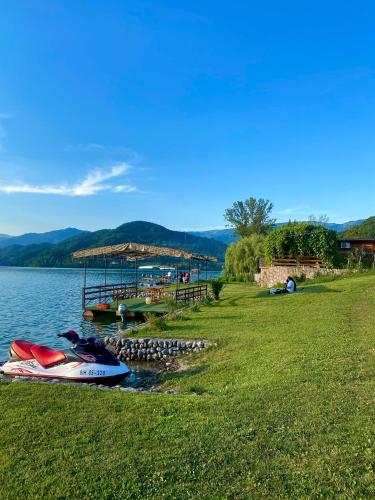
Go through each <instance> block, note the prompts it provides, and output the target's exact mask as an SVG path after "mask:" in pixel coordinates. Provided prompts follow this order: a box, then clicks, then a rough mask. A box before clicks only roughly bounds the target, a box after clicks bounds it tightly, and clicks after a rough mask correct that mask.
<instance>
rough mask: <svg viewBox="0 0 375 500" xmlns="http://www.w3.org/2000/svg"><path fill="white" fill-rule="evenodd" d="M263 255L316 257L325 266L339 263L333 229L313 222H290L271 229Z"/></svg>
mask: <svg viewBox="0 0 375 500" xmlns="http://www.w3.org/2000/svg"><path fill="white" fill-rule="evenodd" d="M264 246H265V256H266V259H267V261H268V262H270V261H272V259H273V258H277V257H279V258H294V259H296V260H297V262H298V261H299V260H300V259H301V258H302V257H307V256H308V257H316V258H318V259H320V260H321V261H322V262H323V264H324V265H325V266H326V267H329V268H332V267H335V266H338V265H339V264H340V261H341V259H340V255H339V252H338V239H337V234H336V233H335V231H331V230H330V229H327V228H325V227H323V226H317V225H315V224H307V223H304V222H301V223H290V224H286V225H285V226H281V227H279V228H277V229H275V230H274V231H271V232H270V233H269V234H268V235H267V236H266V238H265V242H264Z"/></svg>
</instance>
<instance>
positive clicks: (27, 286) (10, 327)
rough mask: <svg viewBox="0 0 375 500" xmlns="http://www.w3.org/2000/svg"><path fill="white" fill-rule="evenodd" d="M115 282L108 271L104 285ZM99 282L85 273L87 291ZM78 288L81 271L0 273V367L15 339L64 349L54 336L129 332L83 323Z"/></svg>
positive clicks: (97, 275)
mask: <svg viewBox="0 0 375 500" xmlns="http://www.w3.org/2000/svg"><path fill="white" fill-rule="evenodd" d="M152 272H153V271H152ZM138 273H139V274H140V270H139V271H138ZM147 274H150V271H149V270H147ZM124 275H125V276H126V278H125V280H126V281H129V282H130V281H133V280H134V271H132V270H128V271H126V273H124ZM219 275H220V273H219V272H209V273H208V277H209V278H213V277H217V276H219ZM119 278H120V276H119V271H118V270H114V271H113V270H111V271H109V272H108V275H107V282H108V283H111V282H112V283H116V282H119V281H120V279H119ZM193 279H194V277H193ZM103 282H104V271H103V270H98V269H93V270H91V269H90V270H89V271H88V281H87V285H88V286H89V285H95V284H100V283H103ZM82 285H83V272H82V270H81V269H49V268H30V267H28V268H24V267H22V268H21V267H0V307H1V316H0V361H4V360H5V359H6V357H7V353H8V348H9V344H10V342H11V341H12V340H14V339H17V338H18V339H24V340H29V341H31V342H38V343H43V344H46V345H48V346H50V347H52V348H64V347H67V346H68V342H67V341H66V340H62V339H59V338H58V337H56V335H57V333H59V332H63V331H66V330H76V331H77V332H78V333H79V335H81V336H85V337H90V336H98V337H103V336H106V335H113V334H115V333H116V332H118V331H121V332H122V331H125V330H126V329H127V328H130V327H132V326H134V323H121V322H120V321H108V320H106V321H98V320H95V321H92V320H87V319H84V318H83V317H82V309H81V288H82Z"/></svg>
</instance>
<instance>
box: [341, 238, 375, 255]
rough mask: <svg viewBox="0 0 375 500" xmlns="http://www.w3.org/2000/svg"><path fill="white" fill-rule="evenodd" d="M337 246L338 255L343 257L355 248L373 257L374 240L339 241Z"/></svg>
mask: <svg viewBox="0 0 375 500" xmlns="http://www.w3.org/2000/svg"><path fill="white" fill-rule="evenodd" d="M339 244H340V253H341V255H343V256H344V257H345V256H347V255H348V254H349V253H350V252H352V251H353V250H354V249H355V248H358V249H360V250H364V251H365V252H367V253H369V254H372V255H375V238H348V239H345V240H339Z"/></svg>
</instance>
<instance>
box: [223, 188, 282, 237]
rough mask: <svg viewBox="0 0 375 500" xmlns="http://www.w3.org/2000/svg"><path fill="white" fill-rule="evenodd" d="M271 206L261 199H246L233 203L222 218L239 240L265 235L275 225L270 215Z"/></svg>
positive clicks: (267, 201)
mask: <svg viewBox="0 0 375 500" xmlns="http://www.w3.org/2000/svg"><path fill="white" fill-rule="evenodd" d="M272 209H273V204H272V203H271V202H270V201H269V200H265V199H263V198H259V199H256V198H248V199H247V200H245V201H235V202H234V203H233V206H232V208H227V209H226V210H225V213H224V218H225V220H226V221H227V222H228V225H229V226H231V227H234V228H235V230H236V233H237V234H238V236H240V238H245V237H246V236H250V235H251V234H266V233H267V232H268V231H269V230H270V229H272V226H273V225H274V224H275V221H276V219H271V217H270V214H271V212H272Z"/></svg>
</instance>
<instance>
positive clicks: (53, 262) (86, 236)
mask: <svg viewBox="0 0 375 500" xmlns="http://www.w3.org/2000/svg"><path fill="white" fill-rule="evenodd" d="M277 225H278V226H280V225H282V223H280V224H277ZM324 225H325V226H326V227H328V228H330V229H333V230H335V231H338V232H340V236H342V237H357V238H361V237H362V238H365V237H369V238H375V217H370V218H369V219H367V220H365V221H363V220H357V221H349V222H346V223H344V224H333V223H327V224H324ZM236 239H237V237H236V234H235V232H234V230H233V229H216V230H210V231H194V232H182V231H172V230H170V229H167V228H165V227H163V226H160V225H159V224H153V223H151V222H145V221H135V222H127V223H125V224H122V225H121V226H119V227H117V228H116V229H101V230H99V231H93V232H90V231H82V230H80V229H76V228H65V229H61V230H57V231H49V232H47V233H27V234H24V235H21V236H8V235H0V265H1V266H37V267H71V266H77V265H79V263H78V262H73V261H72V259H71V254H72V252H75V251H76V250H81V249H83V248H90V247H97V246H105V245H115V244H118V243H124V242H129V241H132V242H134V243H145V244H146V245H155V246H161V247H172V248H181V249H183V250H187V251H190V252H193V253H201V254H206V255H213V256H215V257H217V259H218V260H219V262H223V260H224V256H225V252H226V248H227V245H228V244H230V243H232V242H234V241H236ZM159 260H160V263H166V262H165V258H160V259H159Z"/></svg>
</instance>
